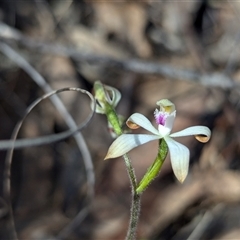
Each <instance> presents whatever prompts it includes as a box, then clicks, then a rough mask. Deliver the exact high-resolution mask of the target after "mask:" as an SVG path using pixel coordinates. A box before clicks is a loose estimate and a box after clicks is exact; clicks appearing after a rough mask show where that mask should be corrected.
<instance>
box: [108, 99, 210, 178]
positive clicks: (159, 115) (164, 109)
mask: <svg viewBox="0 0 240 240" xmlns="http://www.w3.org/2000/svg"><path fill="white" fill-rule="evenodd" d="M157 105H159V106H160V110H158V109H156V110H155V112H154V116H155V119H156V123H157V124H158V129H156V128H155V127H154V126H153V125H152V123H151V122H150V121H149V120H148V119H147V118H146V117H145V116H144V115H142V114H140V113H134V114H133V115H131V116H130V118H129V119H128V120H127V125H128V126H129V127H130V128H131V129H136V128H139V127H142V128H144V129H146V130H148V131H149V132H151V133H152V134H151V135H150V134H122V135H121V136H119V137H118V138H117V139H116V140H115V141H114V142H113V143H112V145H111V146H110V148H109V150H108V153H107V156H106V157H105V159H109V158H116V157H119V156H122V155H124V154H125V153H127V152H129V151H130V150H132V149H133V148H135V147H137V146H140V145H142V144H145V143H147V142H150V141H153V140H158V139H162V138H163V139H164V140H165V141H166V143H167V145H168V149H169V152H170V159H171V164H172V169H173V172H174V174H175V176H176V178H177V179H178V180H179V181H180V182H183V181H184V180H185V178H186V176H187V174H188V167H189V155H190V154H189V149H188V148H187V147H186V146H184V145H183V144H181V143H179V142H177V141H175V140H173V138H175V137H183V136H190V135H194V136H195V137H196V139H197V140H198V141H200V142H207V141H208V140H209V139H210V136H211V131H210V129H209V128H207V127H205V126H193V127H189V128H186V129H184V130H182V131H179V132H176V133H171V130H172V127H173V123H174V120H175V117H176V110H175V105H174V104H173V103H172V102H170V101H169V100H167V99H163V100H160V101H158V102H157Z"/></svg>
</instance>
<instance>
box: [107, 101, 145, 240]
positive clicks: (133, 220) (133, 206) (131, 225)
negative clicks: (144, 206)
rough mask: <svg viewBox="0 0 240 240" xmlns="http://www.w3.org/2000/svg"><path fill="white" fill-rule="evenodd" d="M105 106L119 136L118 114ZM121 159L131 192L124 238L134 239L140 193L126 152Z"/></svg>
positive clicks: (138, 213) (120, 130) (109, 119)
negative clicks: (128, 216) (126, 229)
mask: <svg viewBox="0 0 240 240" xmlns="http://www.w3.org/2000/svg"><path fill="white" fill-rule="evenodd" d="M106 107H107V109H108V111H107V113H106V116H107V119H108V121H109V122H110V123H111V125H112V126H113V129H114V131H115V133H116V134H117V135H118V136H120V135H121V134H122V128H121V126H120V123H119V119H118V116H117V114H116V112H115V110H114V109H113V108H112V107H111V106H109V105H108V104H106ZM123 159H124V162H125V165H126V169H127V172H128V177H129V180H130V185H131V192H132V204H131V211H130V220H129V227H128V232H127V236H126V240H134V239H135V238H136V231H137V225H138V220H139V215H140V206H141V205H140V202H141V195H140V194H138V193H137V192H136V190H137V185H138V184H137V178H136V175H135V172H134V169H133V166H132V163H131V160H130V158H129V156H128V155H127V154H124V155H123Z"/></svg>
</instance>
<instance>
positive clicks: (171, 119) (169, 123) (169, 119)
mask: <svg viewBox="0 0 240 240" xmlns="http://www.w3.org/2000/svg"><path fill="white" fill-rule="evenodd" d="M175 117H176V111H174V112H172V113H171V114H170V115H169V116H168V117H167V119H166V123H165V127H166V128H168V129H170V131H171V130H172V127H173V123H174V120H175Z"/></svg>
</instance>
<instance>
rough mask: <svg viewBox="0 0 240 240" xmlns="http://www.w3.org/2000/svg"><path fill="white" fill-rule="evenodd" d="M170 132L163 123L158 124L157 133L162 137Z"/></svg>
mask: <svg viewBox="0 0 240 240" xmlns="http://www.w3.org/2000/svg"><path fill="white" fill-rule="evenodd" d="M170 132H171V129H169V128H167V127H165V126H163V125H158V134H159V136H161V137H162V138H163V137H165V136H168V135H169V134H170Z"/></svg>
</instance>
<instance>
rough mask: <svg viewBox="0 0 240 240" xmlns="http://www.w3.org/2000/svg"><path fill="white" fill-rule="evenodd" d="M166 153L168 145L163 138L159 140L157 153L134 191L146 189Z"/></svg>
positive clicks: (155, 175)
mask: <svg viewBox="0 0 240 240" xmlns="http://www.w3.org/2000/svg"><path fill="white" fill-rule="evenodd" d="M167 153H168V147H167V144H166V142H165V140H164V139H160V140H159V148H158V155H157V157H156V159H155V161H154V163H153V164H152V166H151V167H150V168H148V170H147V172H146V173H145V175H144V176H143V178H142V180H141V181H140V183H139V185H138V187H137V189H136V192H137V193H138V194H140V193H142V192H143V191H145V190H146V188H147V187H148V186H149V184H150V183H151V182H152V181H153V180H154V178H156V177H157V176H158V174H159V172H160V170H161V168H162V165H163V163H164V160H165V158H166V156H167Z"/></svg>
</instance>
